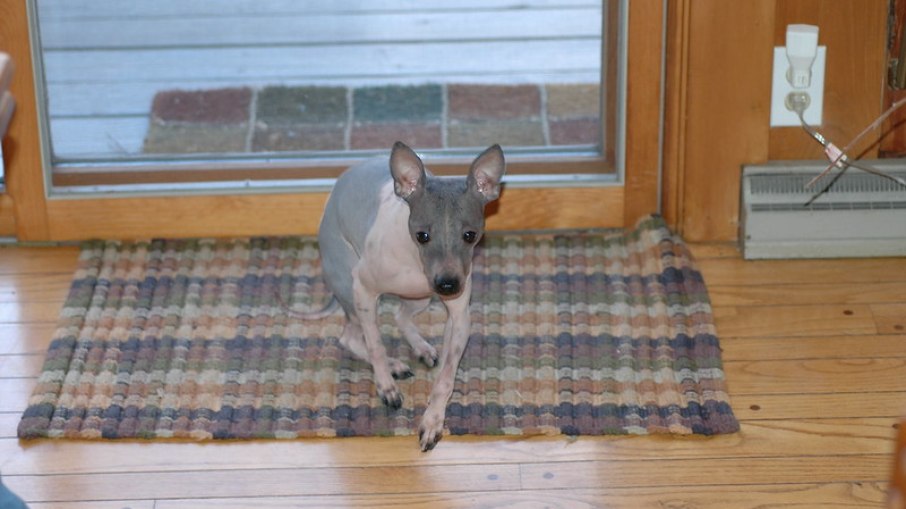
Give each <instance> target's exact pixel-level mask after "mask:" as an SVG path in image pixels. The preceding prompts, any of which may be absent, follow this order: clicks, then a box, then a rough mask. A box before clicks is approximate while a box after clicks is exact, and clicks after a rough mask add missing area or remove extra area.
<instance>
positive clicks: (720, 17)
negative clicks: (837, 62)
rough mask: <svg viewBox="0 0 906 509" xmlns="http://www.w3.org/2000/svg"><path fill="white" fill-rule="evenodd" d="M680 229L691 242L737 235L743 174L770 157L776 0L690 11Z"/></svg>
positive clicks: (715, 1) (704, 3) (714, 3)
mask: <svg viewBox="0 0 906 509" xmlns="http://www.w3.org/2000/svg"><path fill="white" fill-rule="evenodd" d="M689 9H690V11H689V19H688V23H689V25H688V30H687V32H686V37H687V44H688V49H687V51H688V60H687V62H686V63H685V64H686V70H685V72H686V90H685V94H684V96H683V97H680V98H679V100H680V101H682V102H684V103H685V115H684V117H683V118H681V119H678V120H679V121H678V122H677V124H674V126H672V127H675V128H680V129H683V130H684V131H685V132H684V133H683V140H684V143H683V145H684V147H683V149H684V154H683V159H682V161H680V163H679V164H680V165H681V168H680V171H681V172H682V173H683V177H682V190H681V192H682V195H683V198H682V210H681V211H680V215H681V216H682V220H681V221H680V229H681V231H682V233H683V235H684V236H686V238H688V239H689V240H696V241H698V240H730V239H734V238H735V237H736V234H737V227H738V226H737V217H738V208H739V198H738V196H739V174H740V167H741V165H743V164H745V163H752V162H762V161H765V160H766V159H767V155H768V122H769V121H770V100H771V97H770V69H771V60H772V56H771V46H772V42H773V26H774V25H773V23H774V0H751V1H747V2H727V1H726V0H695V1H694V2H690V5H689Z"/></svg>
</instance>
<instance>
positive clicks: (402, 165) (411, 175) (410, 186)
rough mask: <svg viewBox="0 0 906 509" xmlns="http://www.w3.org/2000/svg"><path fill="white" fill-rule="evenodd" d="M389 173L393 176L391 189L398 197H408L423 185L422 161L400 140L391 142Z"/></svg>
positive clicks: (422, 187) (423, 169) (423, 167)
mask: <svg viewBox="0 0 906 509" xmlns="http://www.w3.org/2000/svg"><path fill="white" fill-rule="evenodd" d="M390 174H391V175H392V176H393V189H394V191H396V194H397V195H398V196H399V197H400V198H403V199H408V198H409V197H410V196H412V195H413V194H414V193H415V192H416V191H418V190H420V189H424V187H425V178H426V177H425V165H424V163H422V160H421V159H420V158H419V157H418V154H416V153H415V151H413V150H412V149H411V148H409V147H408V146H407V145H406V144H405V143H403V142H401V141H398V142H396V143H394V144H393V151H392V152H391V153H390Z"/></svg>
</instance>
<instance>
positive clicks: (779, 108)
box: [771, 46, 827, 127]
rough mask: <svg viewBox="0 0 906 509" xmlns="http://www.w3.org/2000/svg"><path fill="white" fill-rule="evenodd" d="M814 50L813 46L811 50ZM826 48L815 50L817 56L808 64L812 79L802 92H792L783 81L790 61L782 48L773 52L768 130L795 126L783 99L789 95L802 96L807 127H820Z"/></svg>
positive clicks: (776, 48)
mask: <svg viewBox="0 0 906 509" xmlns="http://www.w3.org/2000/svg"><path fill="white" fill-rule="evenodd" d="M812 47H814V46H812ZM826 53H827V48H826V47H825V46H818V54H817V55H816V56H815V62H814V63H813V64H812V77H811V82H810V83H809V86H808V87H806V88H793V85H792V84H791V83H790V81H789V80H788V79H787V70H788V69H789V68H790V61H789V59H787V56H786V48H785V47H783V46H780V47H775V48H774V78H773V86H772V87H771V127H780V126H798V125H800V122H799V116H798V115H796V113H795V112H793V111H790V110H789V108H787V107H786V103H785V101H786V96H787V95H788V94H789V93H790V92H805V93H806V94H808V96H809V99H810V101H811V102H810V103H809V107H808V108H807V109H806V110H805V115H804V116H805V121H806V122H807V123H808V124H809V125H811V126H816V127H817V126H820V125H821V119H822V112H823V109H824V62H825V59H826Z"/></svg>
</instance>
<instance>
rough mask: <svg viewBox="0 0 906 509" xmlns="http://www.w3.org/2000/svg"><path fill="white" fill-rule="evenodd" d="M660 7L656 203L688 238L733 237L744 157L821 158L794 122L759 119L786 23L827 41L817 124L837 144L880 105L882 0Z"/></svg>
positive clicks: (697, 1)
mask: <svg viewBox="0 0 906 509" xmlns="http://www.w3.org/2000/svg"><path fill="white" fill-rule="evenodd" d="M668 16H669V20H670V25H669V27H670V28H669V30H670V32H669V33H668V43H667V47H668V69H667V108H666V115H667V119H666V129H667V132H666V135H665V144H664V150H665V173H664V178H665V192H664V200H665V203H664V211H665V213H667V214H668V217H669V218H670V219H671V222H672V223H675V224H676V227H677V228H678V229H679V230H680V231H681V233H683V235H684V236H685V237H686V238H687V239H689V240H696V241H709V240H717V241H720V240H734V239H736V237H737V235H738V216H739V175H740V171H741V167H742V166H743V165H744V164H750V163H760V162H764V161H766V160H769V159H771V160H785V159H809V160H815V159H819V158H822V154H821V152H820V147H819V146H818V145H817V144H816V143H815V142H814V141H813V140H812V139H811V138H809V137H808V136H807V135H806V134H805V133H804V132H803V131H802V129H801V128H798V127H795V128H774V129H772V128H771V127H770V125H769V122H770V100H771V73H772V66H773V47H774V45H775V44H776V45H782V44H784V40H785V36H786V25H787V24H790V23H810V24H817V25H818V26H819V27H820V30H821V32H820V43H821V44H823V45H826V46H828V57H827V68H826V72H827V78H826V80H827V81H826V91H825V99H824V104H825V109H824V114H825V115H824V116H825V123H824V126H822V127H821V130H822V131H823V132H825V133H826V134H827V135H828V136H830V137H831V138H832V139H834V140H840V141H838V142H837V143H838V144H840V145H841V146H842V145H845V144H846V143H848V142H849V141H850V138H852V137H853V136H854V135H855V134H857V133H858V132H859V131H861V130H862V129H863V128H864V127H865V126H866V125H868V124H869V123H870V122H871V121H872V120H873V119H874V118H875V117H876V116H877V115H878V114H879V113H880V112H881V104H882V90H883V83H884V75H885V63H884V62H885V53H886V48H885V42H886V37H887V26H886V19H887V18H886V16H887V0H835V1H833V2H828V1H821V0H753V1H749V2H728V1H722V0H694V1H693V0H675V1H674V2H670V12H669V13H668ZM874 141H877V136H875V137H874ZM862 148H863V149H864V148H865V146H864V145H863V146H862ZM874 151H875V149H874V148H872V149H871V150H870V151H869V152H868V153H867V155H873V154H874V153H875V152H874Z"/></svg>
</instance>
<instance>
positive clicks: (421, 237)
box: [415, 232, 431, 244]
mask: <svg viewBox="0 0 906 509" xmlns="http://www.w3.org/2000/svg"><path fill="white" fill-rule="evenodd" d="M415 240H417V241H418V243H419V244H427V243H428V241H430V240H431V236H430V235H428V232H416V233H415Z"/></svg>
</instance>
